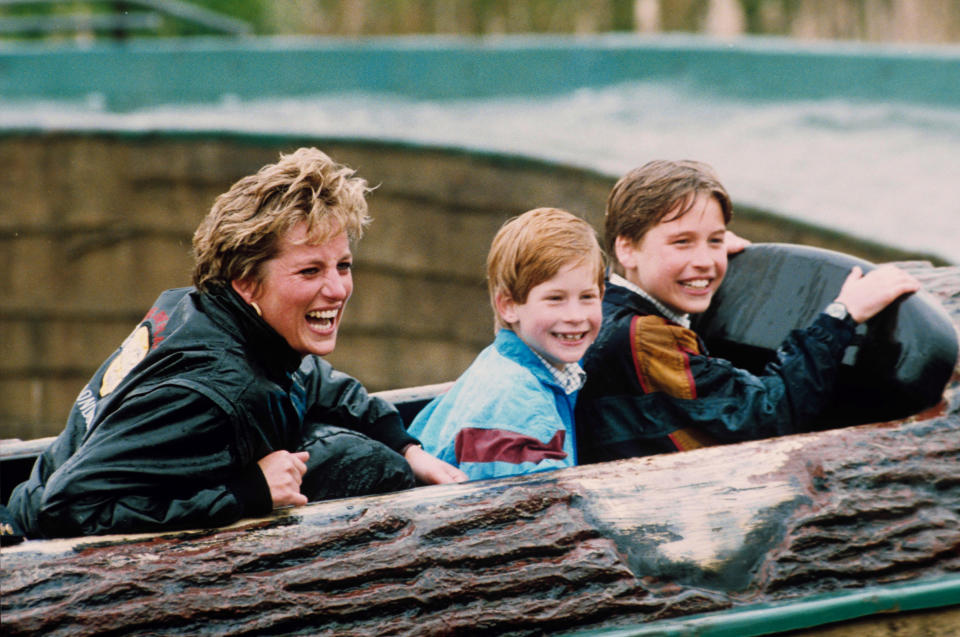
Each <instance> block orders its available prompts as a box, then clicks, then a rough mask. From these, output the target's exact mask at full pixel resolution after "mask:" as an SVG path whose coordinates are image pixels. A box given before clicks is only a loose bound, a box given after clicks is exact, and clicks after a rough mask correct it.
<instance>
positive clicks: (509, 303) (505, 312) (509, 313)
mask: <svg viewBox="0 0 960 637" xmlns="http://www.w3.org/2000/svg"><path fill="white" fill-rule="evenodd" d="M494 299H495V302H496V307H497V314H499V315H500V319H501V320H502V321H503V322H504V323H506V324H507V325H513V324H514V323H516V322H517V304H516V302H515V301H514V300H513V298H512V297H511V296H510V294H508V293H507V292H498V293H497V295H496V297H494Z"/></svg>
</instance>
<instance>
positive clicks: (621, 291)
mask: <svg viewBox="0 0 960 637" xmlns="http://www.w3.org/2000/svg"><path fill="white" fill-rule="evenodd" d="M603 304H604V305H616V306H618V307H622V308H624V309H626V310H629V311H630V312H631V313H632V314H655V315H656V316H660V317H663V318H665V319H667V320H670V318H669V317H668V316H664V314H663V312H661V311H660V309H659V308H658V307H657V306H656V305H654V304H653V303H652V302H651V301H650V299H648V298H646V297H644V296H641V295H639V294H637V293H636V292H634V291H633V290H630V289H628V288H626V287H624V286H622V285H617V284H616V283H615V282H613V281H607V287H606V290H604V292H603ZM604 314H605V315H606V312H604Z"/></svg>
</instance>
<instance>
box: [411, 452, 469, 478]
mask: <svg viewBox="0 0 960 637" xmlns="http://www.w3.org/2000/svg"><path fill="white" fill-rule="evenodd" d="M403 457H404V458H406V460H407V462H408V463H409V464H410V468H411V469H412V470H413V475H414V476H416V478H417V480H419V481H420V482H423V483H424V484H448V483H451V482H466V480H467V474H465V473H464V472H463V471H460V469H457V468H456V467H455V466H453V465H452V464H450V463H448V462H444V461H443V460H441V459H440V458H436V457H434V456H431V455H430V454H429V453H427V452H426V451H424V450H423V449H421V448H420V445H410V446H409V447H407V450H406V451H405V452H404V453H403Z"/></svg>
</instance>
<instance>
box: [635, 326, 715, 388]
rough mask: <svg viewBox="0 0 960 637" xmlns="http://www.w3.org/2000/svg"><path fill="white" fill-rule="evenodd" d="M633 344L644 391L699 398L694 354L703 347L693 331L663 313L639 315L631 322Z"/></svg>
mask: <svg viewBox="0 0 960 637" xmlns="http://www.w3.org/2000/svg"><path fill="white" fill-rule="evenodd" d="M630 347H631V348H632V349H633V364H634V368H635V369H636V372H637V379H638V380H639V381H640V386H641V387H643V391H644V392H646V393H648V394H649V393H652V392H658V391H659V392H664V393H666V394H669V395H671V396H676V397H677V398H696V397H697V386H696V383H695V382H694V380H693V374H692V373H691V371H690V354H698V353H699V351H700V349H699V346H698V344H697V337H696V334H694V333H693V332H692V331H690V330H688V329H686V328H683V327H680V326H679V325H674V324H672V323H669V322H668V321H667V320H666V319H664V318H661V317H659V316H637V317H635V318H634V319H633V320H632V321H631V322H630Z"/></svg>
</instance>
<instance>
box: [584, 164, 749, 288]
mask: <svg viewBox="0 0 960 637" xmlns="http://www.w3.org/2000/svg"><path fill="white" fill-rule="evenodd" d="M701 193H706V194H709V195H710V196H712V197H714V198H715V199H716V200H717V203H719V204H720V209H721V210H722V212H723V220H724V222H725V223H730V219H731V218H732V217H733V204H732V203H731V202H730V195H729V194H728V193H727V189H726V188H724V187H723V184H721V183H720V178H719V177H718V176H717V173H716V172H715V171H714V170H713V168H712V167H711V166H709V165H708V164H704V163H702V162H698V161H691V160H682V161H667V160H661V159H658V160H655V161H651V162H648V163H646V164H644V165H643V166H640V167H639V168H634V169H633V170H631V171H630V172H628V173H627V174H626V175H624V176H623V177H621V178H620V180H619V181H617V183H616V184H615V185H614V186H613V190H611V191H610V196H609V197H607V212H606V218H605V221H604V235H603V239H604V248H605V249H606V251H607V254H615V251H614V244H615V242H616V240H617V237H624V238H626V239H629V240H630V241H632V242H634V243H636V242H639V241H640V240H641V239H643V236H644V235H645V234H647V231H648V230H650V228H652V227H653V226H655V225H657V224H658V223H660V222H661V221H663V220H664V219H665V218H666V217H667V215H669V214H670V213H673V212H675V213H676V214H674V215H673V216H672V217H671V219H670V220H671V221H672V220H673V219H678V218H680V217H682V216H683V215H685V214H686V213H687V212H688V211H689V210H690V208H691V207H692V206H693V204H694V201H695V200H696V197H697V195H698V194H701ZM613 261H616V260H615V259H613ZM613 267H614V269H615V270H616V271H617V272H618V273H619V274H623V268H622V267H621V266H620V264H619V263H614V264H613Z"/></svg>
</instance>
